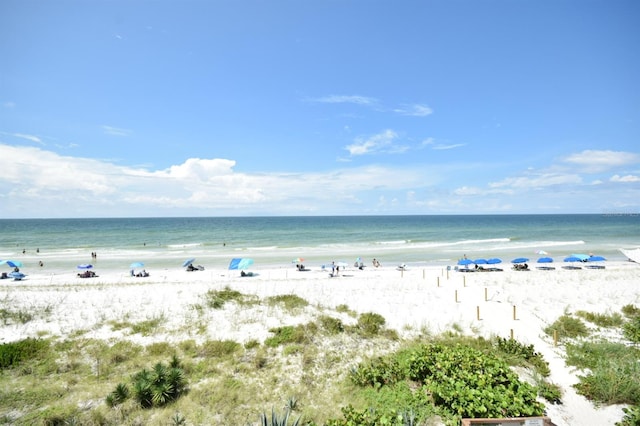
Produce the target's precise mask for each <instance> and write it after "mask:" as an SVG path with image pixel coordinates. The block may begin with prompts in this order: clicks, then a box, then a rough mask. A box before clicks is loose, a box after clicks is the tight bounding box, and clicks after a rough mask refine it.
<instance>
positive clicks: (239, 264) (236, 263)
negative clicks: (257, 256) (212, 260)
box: [229, 257, 253, 270]
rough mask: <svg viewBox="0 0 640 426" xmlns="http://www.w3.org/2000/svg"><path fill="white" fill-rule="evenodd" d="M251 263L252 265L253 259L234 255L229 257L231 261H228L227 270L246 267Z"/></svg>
mask: <svg viewBox="0 0 640 426" xmlns="http://www.w3.org/2000/svg"><path fill="white" fill-rule="evenodd" d="M251 265H253V259H249V258H246V257H244V258H242V257H236V258H233V259H231V262H230V263H229V270H236V269H238V270H239V269H247V268H248V267H249V266H251Z"/></svg>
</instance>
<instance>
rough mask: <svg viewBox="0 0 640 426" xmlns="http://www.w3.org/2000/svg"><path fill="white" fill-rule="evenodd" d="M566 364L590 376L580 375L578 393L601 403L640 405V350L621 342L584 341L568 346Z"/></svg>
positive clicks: (577, 386) (576, 386)
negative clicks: (639, 360)
mask: <svg viewBox="0 0 640 426" xmlns="http://www.w3.org/2000/svg"><path fill="white" fill-rule="evenodd" d="M566 351H567V360H566V362H567V364H568V365H573V366H575V367H578V368H580V369H585V370H587V371H588V373H587V374H586V375H585V376H579V379H580V383H578V384H577V385H575V388H576V389H577V390H578V393H580V394H582V395H584V396H585V397H587V398H589V399H591V400H593V401H596V402H600V403H607V404H618V403H620V404H639V403H640V364H639V363H638V359H639V358H640V351H638V349H637V348H634V347H628V346H626V345H624V344H621V343H611V342H605V341H603V342H583V343H581V344H570V345H567V347H566Z"/></svg>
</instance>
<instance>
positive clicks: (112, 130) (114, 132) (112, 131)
mask: <svg viewBox="0 0 640 426" xmlns="http://www.w3.org/2000/svg"><path fill="white" fill-rule="evenodd" d="M102 130H104V132H105V133H106V134H108V135H111V136H129V135H131V133H132V132H131V130H129V129H121V128H118V127H112V126H102Z"/></svg>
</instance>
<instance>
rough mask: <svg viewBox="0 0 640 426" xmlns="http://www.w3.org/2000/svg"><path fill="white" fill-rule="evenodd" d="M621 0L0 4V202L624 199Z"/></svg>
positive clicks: (279, 206)
mask: <svg viewBox="0 0 640 426" xmlns="http://www.w3.org/2000/svg"><path fill="white" fill-rule="evenodd" d="M639 21H640V3H638V2H637V1H633V0H632V1H617V0H614V1H604V0H602V1H594V0H584V1H583V0H580V1H578V0H574V1H567V0H553V1H551V0H536V1H533V0H531V1H528V0H521V1H500V0H478V1H470V0H469V1H456V0H452V1H445V0H442V1H429V0H425V1H376V0H366V1H365V0H362V1H349V0H345V1H317V0H309V1H293V0H292V1H216V0H211V1H204V0H203V1H195V0H186V1H168V0H167V1H142V0H140V1H130V0H128V1H124V0H111V1H100V0H96V1H74V0H65V1H58V0H51V1H44V0H42V1H32V0H4V1H3V2H1V3H0V58H2V60H0V169H1V170H2V173H1V174H0V205H1V206H2V207H1V208H0V217H4V218H22V217H105V216H114V217H122V216H124V217H126V216H238V215H242V216H247V215H250V216H251V215H354V214H356V215H357V214H365V215H368V214H492V213H495V214H510V213H603V212H605V213H609V212H616V213H639V212H640V49H639V48H638V46H640V29H639V27H638V25H637V23H638V22H639Z"/></svg>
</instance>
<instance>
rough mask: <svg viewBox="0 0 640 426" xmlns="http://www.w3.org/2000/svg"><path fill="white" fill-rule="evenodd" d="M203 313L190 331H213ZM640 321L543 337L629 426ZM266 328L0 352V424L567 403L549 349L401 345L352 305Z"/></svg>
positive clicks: (440, 411)
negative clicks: (225, 336)
mask: <svg viewBox="0 0 640 426" xmlns="http://www.w3.org/2000/svg"><path fill="white" fill-rule="evenodd" d="M203 301H204V302H203V303H202V305H200V306H199V307H197V309H196V311H198V312H199V314H202V315H204V314H205V313H206V311H207V310H210V312H213V310H217V309H225V308H227V307H229V306H231V305H233V304H235V305H237V306H241V307H243V308H246V309H251V308H252V307H260V306H262V307H263V308H264V307H265V306H266V307H269V308H271V307H274V306H277V307H278V308H280V309H282V310H283V311H285V312H287V314H288V316H287V318H295V316H296V315H297V314H299V313H302V312H303V311H306V312H309V310H310V309H312V307H310V306H309V304H308V302H307V301H306V300H304V299H302V298H300V297H298V296H295V295H282V296H276V297H270V298H267V299H264V300H259V299H258V298H257V297H256V296H252V295H245V294H242V293H240V292H237V291H235V290H231V289H229V288H226V289H223V290H221V291H213V290H212V291H209V292H207V293H206V294H204V295H203ZM202 315H200V316H198V318H194V319H193V324H186V325H185V329H187V328H188V327H189V326H191V327H193V328H200V327H203V324H204V325H205V326H206V325H207V323H206V321H204V320H202V318H203V316H202ZM306 318H308V316H306ZM638 318H640V311H639V310H638V309H637V308H635V307H634V306H632V305H629V306H627V307H625V308H624V309H623V310H622V311H621V313H618V314H616V313H612V314H606V315H600V314H590V313H587V312H580V313H575V314H573V315H572V314H570V313H566V314H565V315H563V316H562V317H560V318H558V320H557V321H555V322H554V323H552V324H551V325H550V326H549V327H548V328H547V329H546V330H545V331H546V332H547V333H549V335H550V336H552V335H554V332H555V334H556V335H558V336H559V337H560V339H561V342H562V343H563V344H564V345H565V348H566V352H567V363H568V364H569V365H572V366H575V367H576V368H578V369H580V370H581V371H584V372H585V373H584V374H583V375H581V381H580V383H579V384H578V385H576V389H577V390H578V392H580V393H582V394H583V395H585V396H587V397H588V398H590V399H592V400H594V401H595V402H598V403H603V404H608V403H625V404H629V405H630V407H629V408H628V409H626V411H625V418H624V419H623V420H621V422H620V423H618V425H619V426H629V425H635V424H638V419H639V418H640V409H638V406H639V404H640V401H638V398H639V395H640V387H639V385H638V383H640V371H639V370H640V366H639V365H638V363H637V359H638V355H639V354H638V348H637V343H638V341H637V340H633V338H635V336H637V330H638V328H640V327H639V324H638V322H637V321H638ZM13 320H14V319H12V321H13ZM165 321H166V317H165V316H164V314H160V315H157V316H155V317H152V318H148V319H146V320H144V321H141V322H138V323H132V322H130V321H128V320H127V319H126V318H124V319H123V320H122V321H119V322H112V323H111V324H110V325H111V327H114V328H120V329H123V330H127V331H128V332H129V334H139V335H142V336H153V335H154V334H155V333H161V332H164V330H163V326H164V322H165ZM211 326H215V324H213V325H211ZM594 328H606V329H607V330H620V335H621V336H624V337H625V338H626V339H627V342H626V343H625V342H607V341H603V340H595V339H594V338H592V337H590V336H593V333H594V331H593V330H594ZM269 331H270V333H269V335H268V336H267V337H266V339H260V340H257V339H252V340H248V341H246V342H235V341H231V340H207V339H204V340H203V339H200V340H199V341H196V340H193V339H191V338H186V339H184V340H182V341H180V342H176V343H169V342H156V343H152V344H149V345H146V346H145V345H140V344H136V343H134V342H132V341H130V340H126V339H121V340H118V341H102V340H96V339H89V338H86V337H84V336H83V334H77V335H73V336H72V337H68V338H66V339H64V340H55V339H54V338H48V339H44V338H41V339H25V340H22V341H18V342H12V343H7V344H3V345H0V373H1V376H0V377H1V378H0V380H1V381H2V386H0V424H12V425H32V424H41V425H65V424H78V425H80V424H82V425H102V426H108V425H139V424H145V425H191V424H237V425H263V426H280V425H283V426H288V425H293V426H302V425H307V426H320V425H325V426H354V425H398V426H400V425H403V426H404V425H431V424H438V422H439V423H443V424H446V425H457V424H459V421H460V418H462V417H503V416H527V415H530V416H535V415H541V414H543V413H544V405H543V402H542V401H545V402H544V404H560V403H562V393H561V391H560V389H559V388H558V386H556V385H555V384H553V383H551V382H549V381H548V380H547V378H548V377H549V373H550V371H549V365H548V364H547V362H546V361H545V360H544V358H543V357H542V355H541V354H540V353H538V352H536V351H535V349H534V347H533V346H532V345H526V344H523V343H521V342H518V341H516V340H513V339H504V338H500V337H492V338H481V337H470V336H464V335H463V334H462V333H461V332H460V330H456V329H455V328H454V329H452V330H451V331H448V332H445V333H443V334H441V335H439V336H431V335H430V334H429V333H428V330H423V332H422V337H421V338H419V339H415V340H412V341H403V340H401V339H399V338H398V334H397V333H396V331H395V330H391V329H389V328H387V326H386V321H385V318H384V317H382V316H381V315H379V314H377V313H375V312H365V313H361V314H358V313H356V312H354V311H352V310H351V309H349V307H348V306H346V305H341V306H339V307H336V308H335V309H328V308H323V309H322V310H320V311H319V313H317V314H316V316H315V318H314V319H313V320H312V321H308V320H307V321H305V322H303V323H297V324H296V323H289V324H282V325H280V326H278V327H274V328H272V329H271V330H269ZM195 334H200V333H195ZM629 342H631V343H632V344H629ZM633 343H635V345H634V344H633ZM516 371H518V372H523V371H526V372H527V373H526V380H524V379H523V378H521V377H520V376H519V375H518V374H516Z"/></svg>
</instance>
